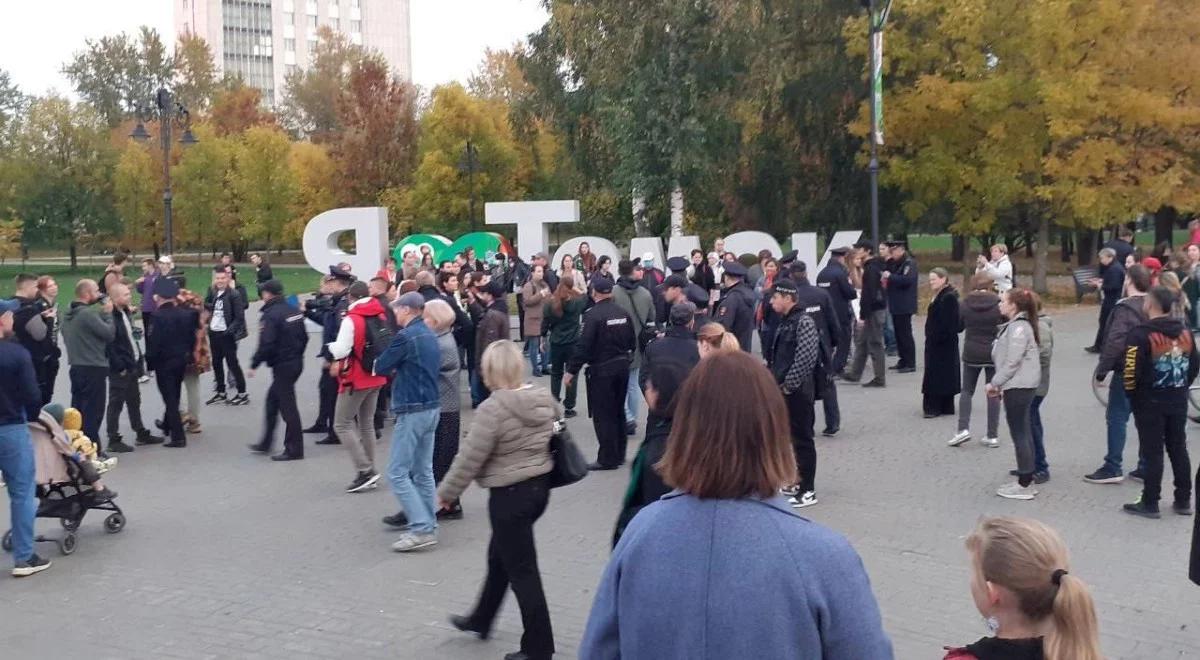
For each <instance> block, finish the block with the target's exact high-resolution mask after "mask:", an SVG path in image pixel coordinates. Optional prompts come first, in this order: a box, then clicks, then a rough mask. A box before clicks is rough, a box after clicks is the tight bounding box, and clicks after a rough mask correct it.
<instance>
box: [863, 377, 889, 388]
mask: <svg viewBox="0 0 1200 660" xmlns="http://www.w3.org/2000/svg"><path fill="white" fill-rule="evenodd" d="M862 386H863V387H886V385H885V384H884V382H883V381H882V380H879V379H874V380H868V381H867V382H865V383H863V384H862Z"/></svg>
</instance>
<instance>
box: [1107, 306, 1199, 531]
mask: <svg viewBox="0 0 1200 660" xmlns="http://www.w3.org/2000/svg"><path fill="white" fill-rule="evenodd" d="M1174 303H1175V293H1174V292H1173V291H1171V290H1170V289H1168V288H1167V287H1164V286H1156V287H1154V288H1153V289H1151V290H1150V292H1149V293H1148V294H1147V295H1146V296H1145V299H1144V304H1145V310H1146V318H1147V319H1148V320H1147V321H1146V322H1145V323H1143V324H1141V325H1139V326H1137V327H1135V328H1133V329H1132V330H1130V331H1129V333H1128V335H1126V339H1125V370H1124V374H1123V376H1124V380H1123V383H1124V386H1125V391H1126V392H1127V393H1128V394H1129V400H1130V403H1131V404H1132V408H1133V421H1134V424H1135V425H1136V426H1137V431H1138V443H1139V445H1140V447H1139V449H1138V455H1139V456H1141V458H1142V460H1144V461H1145V462H1146V465H1145V467H1144V468H1143V471H1142V478H1143V484H1142V496H1141V497H1140V498H1139V499H1138V501H1136V502H1134V503H1132V504H1126V505H1125V511H1126V512H1127V513H1131V514H1133V515H1137V516H1142V517H1145V518H1158V517H1159V512H1158V500H1159V495H1160V492H1161V490H1162V476H1163V449H1164V448H1165V449H1166V452H1167V456H1169V457H1170V458H1171V470H1172V471H1173V472H1174V473H1175V503H1174V505H1173V508H1174V510H1175V512H1176V513H1178V514H1180V515H1185V516H1186V515H1191V514H1192V503H1191V499H1192V466H1191V462H1190V461H1189V459H1188V450H1187V432H1186V430H1185V426H1186V424H1187V410H1188V401H1187V396H1188V387H1189V386H1190V385H1191V384H1192V381H1193V380H1195V379H1196V373H1197V372H1198V371H1200V354H1198V353H1197V352H1196V344H1195V341H1194V339H1193V337H1192V333H1191V332H1189V331H1188V329H1187V328H1186V327H1184V325H1183V321H1181V320H1179V319H1176V318H1172V317H1171V316H1170V313H1171V307H1172V305H1173V304H1174Z"/></svg>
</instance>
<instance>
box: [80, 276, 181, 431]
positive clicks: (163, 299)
mask: <svg viewBox="0 0 1200 660" xmlns="http://www.w3.org/2000/svg"><path fill="white" fill-rule="evenodd" d="M179 293H180V289H179V285H178V284H176V283H175V281H174V280H172V279H169V278H159V279H158V280H156V281H155V283H154V299H155V302H156V303H157V304H158V308H157V309H156V310H155V312H154V331H153V332H151V333H150V337H149V339H148V340H147V342H146V344H147V345H146V363H147V364H149V365H150V367H151V368H152V369H153V370H154V378H155V380H156V382H157V383H158V392H159V395H160V396H161V397H162V402H163V431H164V432H165V434H166V435H168V436H169V438H170V439H169V441H168V442H167V443H166V444H164V445H163V446H164V447H186V446H187V437H186V436H185V435H184V428H183V420H182V418H181V417H180V414H179V405H180V397H181V394H182V390H183V378H184V372H185V371H186V370H187V368H188V366H189V365H191V364H194V363H195V354H194V351H195V350H196V340H197V336H196V333H197V330H199V328H200V312H198V311H196V310H194V309H188V308H185V307H183V306H181V305H180V304H179V300H178V296H179ZM84 419H85V420H86V419H87V415H86V414H85V415H84Z"/></svg>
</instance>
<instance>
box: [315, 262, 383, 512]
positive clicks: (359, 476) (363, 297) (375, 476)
mask: <svg viewBox="0 0 1200 660" xmlns="http://www.w3.org/2000/svg"><path fill="white" fill-rule="evenodd" d="M347 295H348V297H349V300H350V305H349V307H348V308H347V309H346V316H345V318H343V319H342V322H341V325H340V327H339V328H338V334H337V338H336V339H335V340H334V341H333V342H332V343H330V344H329V345H328V346H327V348H328V349H329V354H330V357H332V358H333V363H332V364H331V365H330V373H331V374H332V375H333V376H334V377H335V378H337V380H338V396H337V404H336V406H335V413H334V418H333V430H334V433H336V434H337V437H338V438H339V439H340V440H341V441H342V444H343V445H345V446H346V448H347V449H349V450H350V459H351V461H352V462H353V463H354V469H355V470H356V472H355V475H354V480H353V481H351V482H350V485H349V486H347V487H346V492H347V493H360V492H363V491H366V490H369V489H371V488H374V487H375V485H376V484H377V483H378V482H379V473H378V472H376V471H375V407H376V406H377V405H378V404H379V390H380V388H382V387H384V386H385V385H387V377H386V376H377V375H375V373H374V372H373V371H372V367H373V366H374V365H368V364H366V363H365V362H364V360H365V359H367V358H373V357H374V355H371V354H370V351H381V352H382V351H383V350H384V348H385V347H383V346H375V345H373V344H371V336H372V329H374V330H375V333H376V334H378V333H379V332H381V331H382V329H386V328H387V317H386V316H385V315H384V313H383V307H382V306H381V305H380V304H379V301H378V300H376V299H374V298H372V297H371V295H370V287H369V286H368V285H367V283H366V282H363V281H362V280H359V281H357V282H355V283H354V284H351V285H350V288H349V289H348V290H347Z"/></svg>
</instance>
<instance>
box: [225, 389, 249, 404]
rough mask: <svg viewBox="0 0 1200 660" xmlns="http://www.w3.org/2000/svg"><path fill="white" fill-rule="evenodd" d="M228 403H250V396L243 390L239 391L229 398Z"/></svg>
mask: <svg viewBox="0 0 1200 660" xmlns="http://www.w3.org/2000/svg"><path fill="white" fill-rule="evenodd" d="M228 403H229V405H231V406H244V405H246V404H248V403H250V396H249V395H248V394H246V393H245V392H241V393H239V394H237V395H235V396H234V397H233V398H232V399H230V400H229V401H228Z"/></svg>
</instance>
